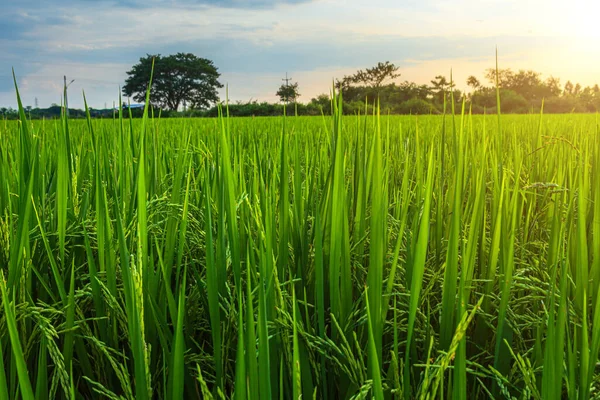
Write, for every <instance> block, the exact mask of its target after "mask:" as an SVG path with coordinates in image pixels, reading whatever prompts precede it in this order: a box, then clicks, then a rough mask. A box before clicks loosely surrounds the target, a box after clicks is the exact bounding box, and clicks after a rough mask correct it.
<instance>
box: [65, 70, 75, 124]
mask: <svg viewBox="0 0 600 400" xmlns="http://www.w3.org/2000/svg"><path fill="white" fill-rule="evenodd" d="M63 77H64V80H65V116H66V117H67V118H69V102H68V101H67V88H68V87H69V85H71V83H73V82H75V79H71V82H69V84H67V76H66V75H64V76H63Z"/></svg>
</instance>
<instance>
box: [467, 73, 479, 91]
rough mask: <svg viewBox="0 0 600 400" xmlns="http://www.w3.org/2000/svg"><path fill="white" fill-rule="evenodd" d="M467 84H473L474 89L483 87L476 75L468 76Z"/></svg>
mask: <svg viewBox="0 0 600 400" xmlns="http://www.w3.org/2000/svg"><path fill="white" fill-rule="evenodd" d="M467 85H469V86H471V87H472V88H473V90H477V89H479V88H480V87H481V82H479V79H477V78H475V76H473V75H471V76H469V77H468V78H467Z"/></svg>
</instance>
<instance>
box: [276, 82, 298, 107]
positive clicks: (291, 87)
mask: <svg viewBox="0 0 600 400" xmlns="http://www.w3.org/2000/svg"><path fill="white" fill-rule="evenodd" d="M275 94H276V95H277V96H279V100H280V101H281V102H282V103H292V102H296V99H298V97H300V92H299V91H298V82H294V83H292V84H285V83H284V84H282V85H281V86H280V87H279V89H278V90H277V93H275Z"/></svg>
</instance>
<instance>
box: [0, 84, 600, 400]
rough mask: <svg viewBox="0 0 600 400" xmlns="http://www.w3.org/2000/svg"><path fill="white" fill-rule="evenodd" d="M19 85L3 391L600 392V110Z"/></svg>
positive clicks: (5, 244)
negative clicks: (153, 99)
mask: <svg viewBox="0 0 600 400" xmlns="http://www.w3.org/2000/svg"><path fill="white" fill-rule="evenodd" d="M15 89H16V93H17V100H18V102H19V110H20V121H18V122H9V121H2V123H1V124H0V136H1V137H2V140H0V289H1V302H2V308H1V309H2V317H1V318H0V363H1V364H0V399H16V398H19V399H53V398H69V399H101V398H102V399H103V398H109V399H184V398H185V399H191V398H205V399H211V398H212V399H230V398H231V399H272V398H280V399H291V398H293V399H298V398H316V399H329V400H332V399H340V398H343V399H364V398H375V399H400V398H404V399H413V398H418V399H434V398H454V399H464V398H474V399H475V398H481V399H485V398H511V399H512V398H518V399H525V398H536V399H560V398H573V399H588V398H598V397H599V396H600V391H599V390H600V384H599V380H600V373H599V371H598V368H597V363H598V352H599V351H600V303H599V299H600V290H599V283H600V186H599V185H598V183H597V182H598V181H599V180H600V125H599V123H598V119H597V118H596V117H594V116H588V115H575V114H569V115H552V116H546V115H544V114H543V110H540V113H539V114H537V115H523V116H508V115H507V116H503V115H501V114H500V112H498V113H497V115H488V116H472V115H471V114H470V113H469V110H468V108H467V107H465V106H464V105H463V107H462V109H460V110H457V109H455V108H454V104H455V102H454V101H452V103H451V104H452V107H449V108H450V109H451V110H449V111H448V112H447V113H445V114H444V115H438V116H418V117H417V116H386V115H380V114H379V112H378V111H377V110H378V107H377V105H375V106H373V105H372V104H371V105H370V104H365V112H364V113H361V114H358V115H355V116H343V114H342V112H343V108H344V102H343V99H342V96H341V95H339V94H334V96H333V99H332V110H333V114H332V115H325V116H323V117H318V118H317V117H285V116H282V117H272V118H252V119H249V118H248V119H247V118H230V117H229V116H228V111H227V106H226V105H224V106H223V107H222V108H221V110H220V115H219V117H218V118H217V119H179V120H175V119H161V118H160V116H157V115H153V114H152V112H151V111H152V110H150V109H146V110H145V112H144V117H143V118H142V119H139V120H134V119H130V118H127V115H124V113H125V111H123V110H119V111H118V112H116V113H115V115H114V117H113V118H112V119H109V120H95V119H91V118H90V117H89V112H88V118H87V120H85V121H83V120H69V119H68V118H67V116H66V115H63V116H62V118H61V119H60V120H56V121H50V120H48V121H35V122H34V121H29V120H28V119H27V116H26V114H25V112H24V109H23V107H22V104H21V101H20V97H19V93H18V89H17V88H16V83H15ZM148 96H151V94H148ZM119 104H121V102H119ZM147 104H149V102H148V101H147ZM368 110H375V111H374V112H373V113H369V111H368Z"/></svg>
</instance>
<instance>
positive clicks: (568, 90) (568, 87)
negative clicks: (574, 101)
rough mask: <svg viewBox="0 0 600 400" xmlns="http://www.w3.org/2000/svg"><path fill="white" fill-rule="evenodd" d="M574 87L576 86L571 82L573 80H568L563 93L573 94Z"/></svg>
mask: <svg viewBox="0 0 600 400" xmlns="http://www.w3.org/2000/svg"><path fill="white" fill-rule="evenodd" d="M573 88H574V86H573V84H572V83H571V81H567V83H565V89H564V91H563V94H565V95H569V96H571V95H573Z"/></svg>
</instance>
